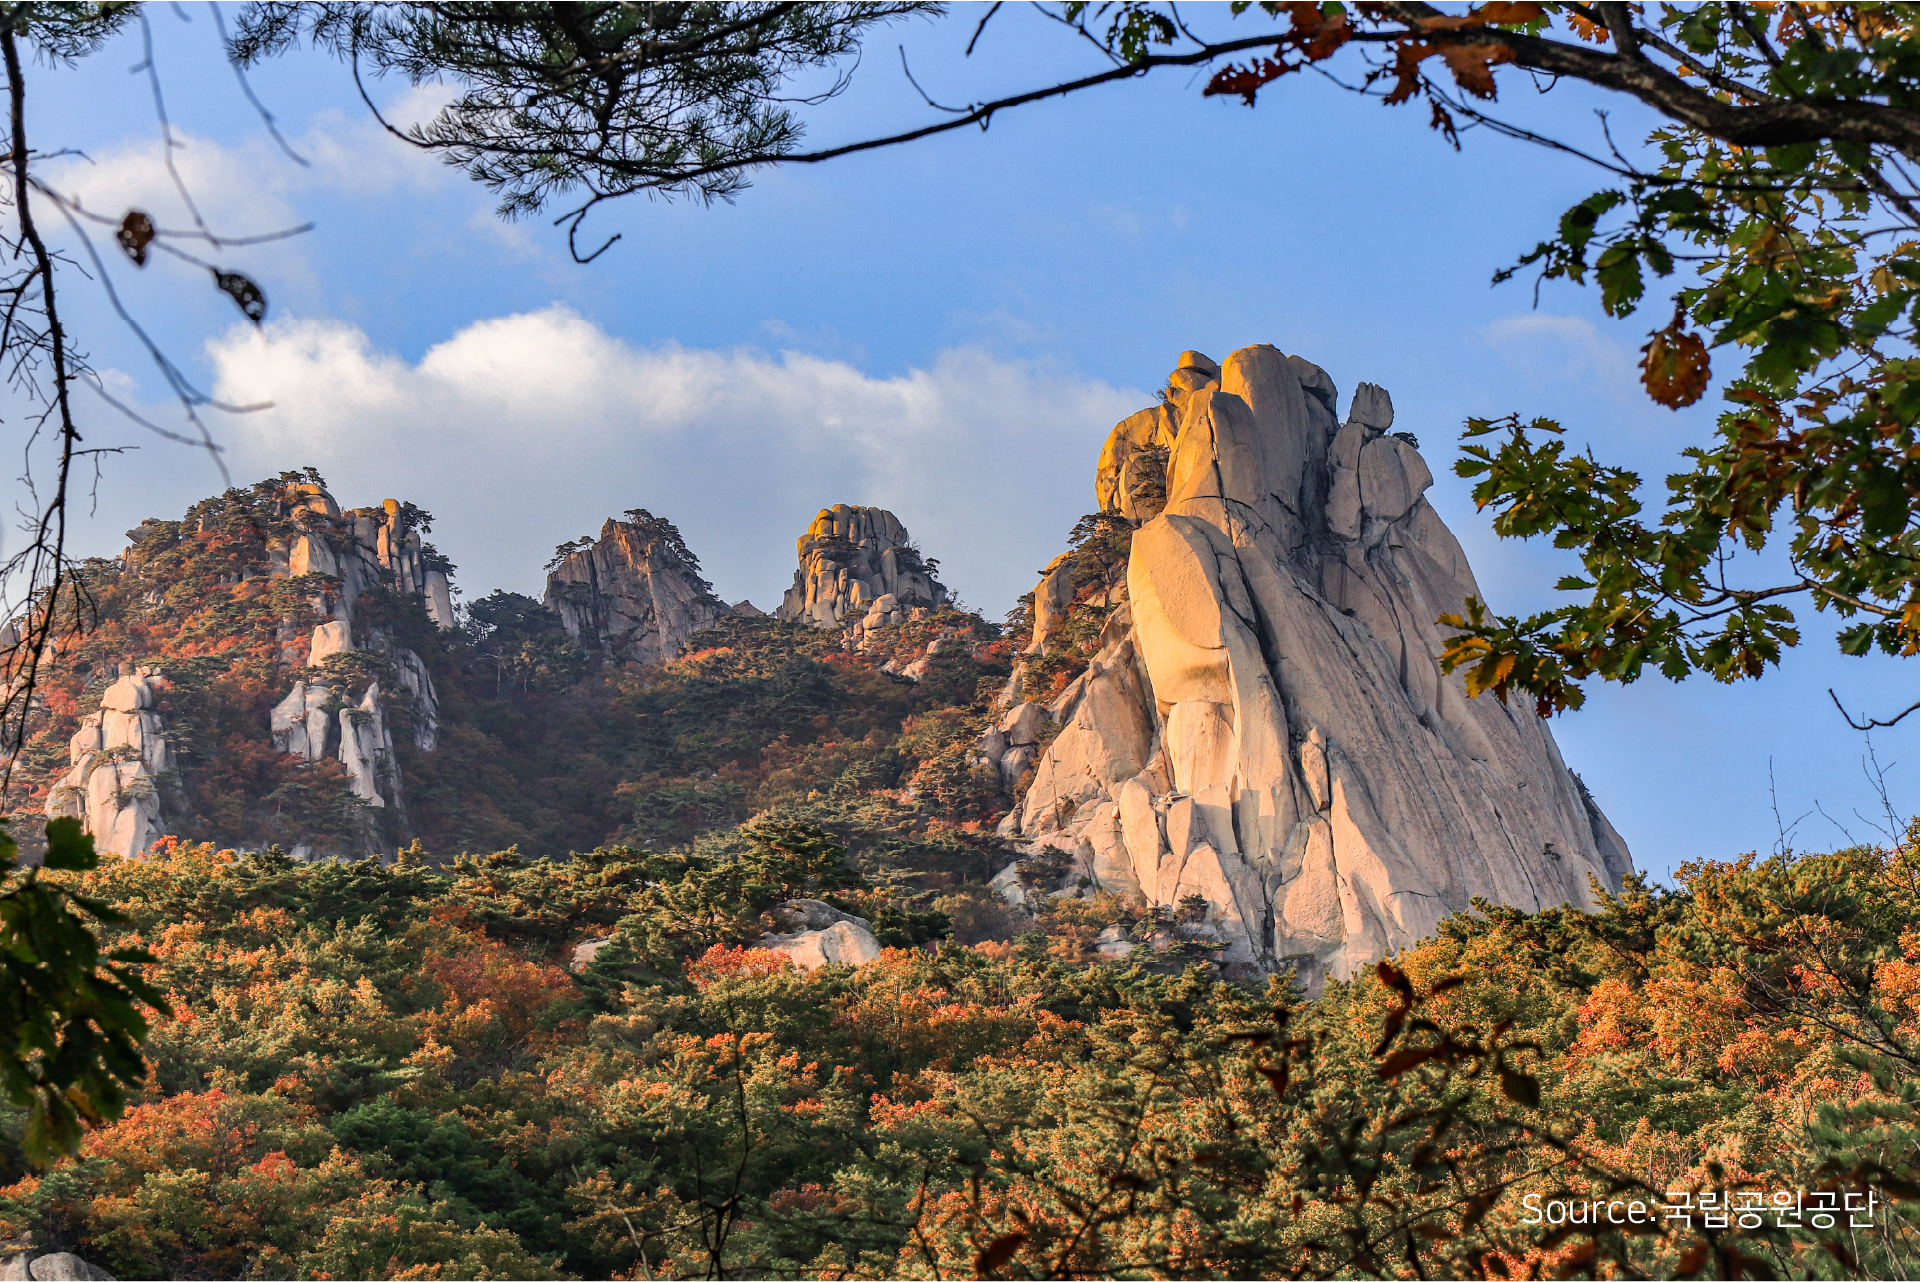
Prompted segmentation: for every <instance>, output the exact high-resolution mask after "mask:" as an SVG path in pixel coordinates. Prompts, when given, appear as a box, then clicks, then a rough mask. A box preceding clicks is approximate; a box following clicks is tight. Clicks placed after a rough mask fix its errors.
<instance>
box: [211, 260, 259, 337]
mask: <svg viewBox="0 0 1921 1282" xmlns="http://www.w3.org/2000/svg"><path fill="white" fill-rule="evenodd" d="M213 283H214V288H216V289H218V290H219V291H220V292H221V293H223V294H225V295H226V296H227V297H229V298H231V299H233V301H234V305H235V306H236V307H238V308H239V309H240V314H241V315H243V316H245V317H246V318H247V319H248V320H250V321H252V322H253V323H254V324H256V325H258V324H259V323H260V321H261V319H262V318H263V317H264V316H266V314H267V296H266V295H265V294H263V293H261V292H260V286H258V285H256V284H254V283H253V282H252V281H250V280H248V279H247V278H246V277H245V276H242V275H241V274H240V273H239V272H223V271H220V270H218V269H216V270H215V271H214V274H213Z"/></svg>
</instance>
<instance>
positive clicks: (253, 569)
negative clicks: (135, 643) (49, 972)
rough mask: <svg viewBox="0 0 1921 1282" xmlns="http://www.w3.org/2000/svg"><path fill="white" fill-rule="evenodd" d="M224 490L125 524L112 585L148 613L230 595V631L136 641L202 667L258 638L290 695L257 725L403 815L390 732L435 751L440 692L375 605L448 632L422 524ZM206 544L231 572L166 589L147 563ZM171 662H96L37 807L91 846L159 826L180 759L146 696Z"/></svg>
mask: <svg viewBox="0 0 1921 1282" xmlns="http://www.w3.org/2000/svg"><path fill="white" fill-rule="evenodd" d="M289 475H290V476H291V475H294V474H289ZM235 495H238V496H239V497H238V498H237V499H235V502H236V503H237V504H239V506H232V505H230V506H228V507H224V508H223V507H221V506H220V505H219V503H218V502H214V503H213V506H211V507H210V506H208V505H202V509H204V510H202V514H201V515H200V516H199V517H197V518H193V519H192V520H190V521H189V522H186V523H174V522H161V521H148V522H145V523H143V524H142V526H141V527H140V528H138V529H136V530H132V531H129V538H130V539H131V544H130V546H129V548H128V549H127V551H126V553H124V554H123V556H122V557H121V561H120V565H119V568H118V570H117V575H118V577H119V579H120V580H121V582H123V583H130V584H132V585H133V586H132V587H131V589H129V590H131V591H133V592H135V593H137V594H138V595H139V599H140V601H141V602H142V603H143V604H144V605H145V606H147V607H152V608H156V609H159V608H162V607H163V604H164V603H165V602H166V601H167V599H168V598H169V595H170V594H171V593H173V592H174V591H175V590H176V589H178V591H180V592H182V593H185V594H187V595H189V596H207V595H209V594H211V595H213V596H225V595H226V594H229V593H231V594H237V595H235V596H232V597H230V598H229V599H230V600H231V601H232V602H234V603H235V604H234V605H232V606H231V607H226V608H229V609H230V611H231V612H232V615H233V618H234V620H235V622H234V624H233V632H232V634H231V635H210V634H208V633H207V632H206V630H205V629H204V627H196V628H195V629H193V631H194V633H195V635H193V636H189V637H185V638H183V637H181V636H179V635H177V634H169V633H166V632H164V631H159V630H156V627H155V625H154V624H153V623H151V622H143V623H142V625H140V628H139V630H138V634H139V635H140V637H141V642H140V644H142V645H143V646H146V647H147V648H148V649H149V650H152V651H156V652H158V653H159V654H161V655H162V656H165V655H167V654H175V653H177V654H178V655H179V657H180V658H181V659H182V660H183V661H184V662H187V663H188V664H190V665H196V664H200V665H204V663H205V659H204V658H203V657H202V656H203V655H205V654H206V653H207V651H208V649H209V648H212V649H214V650H216V651H224V652H225V653H228V654H239V653H241V652H242V651H243V650H244V648H245V647H246V646H248V645H251V644H252V638H253V637H254V636H260V637H261V638H262V643H263V645H264V647H265V651H266V655H267V656H268V657H267V661H266V663H265V664H264V665H263V666H264V667H265V669H266V670H267V671H269V672H277V673H291V679H290V686H291V688H290V689H288V692H287V693H286V695H285V696H284V697H282V698H281V699H280V700H279V702H278V703H277V704H275V705H274V706H273V709H272V712H271V714H270V716H269V718H268V724H267V725H265V726H262V727H260V730H261V732H262V733H263V734H264V735H271V738H272V741H273V744H274V746H275V747H276V748H278V749H279V750H280V751H281V752H284V753H287V754H290V755H292V756H295V757H298V758H300V759H302V760H304V761H307V762H318V761H323V760H333V761H337V762H339V763H340V765H341V766H342V767H343V768H344V770H345V773H346V779H347V781H348V784H349V786H350V788H351V791H352V792H353V794H354V795H356V796H358V797H359V798H360V799H361V800H363V801H365V802H366V803H367V804H368V805H369V806H372V807H375V808H381V809H389V808H390V809H392V810H393V811H395V812H396V813H398V812H401V811H403V810H404V801H403V798H402V792H401V781H400V774H399V767H398V765H397V763H396V761H395V754H394V739H393V735H394V732H395V729H396V728H398V729H399V731H400V732H401V733H403V734H407V735H409V736H411V738H412V740H413V742H414V745H415V746H416V747H418V748H419V749H421V750H422V751H429V752H430V751H432V750H433V749H434V747H435V745H436V743H437V741H438V736H439V701H438V699H437V697H436V694H435V691H434V684H433V680H432V678H431V677H430V676H429V675H428V672H427V668H426V665H425V664H424V663H423V662H422V660H421V658H420V656H419V655H418V654H417V653H415V652H414V651H413V650H412V649H409V648H407V647H406V646H404V645H401V644H399V643H398V642H397V641H395V639H394V636H393V629H392V626H391V608H390V605H388V604H384V603H388V602H391V601H392V599H393V598H392V595H391V594H399V595H401V596H403V597H406V596H411V597H415V598H418V599H419V601H420V604H421V606H422V607H423V608H424V609H425V611H426V613H427V616H428V618H429V619H431V620H432V621H433V622H434V623H435V624H437V625H438V626H439V627H441V628H444V629H450V628H452V627H453V626H454V623H455V620H454V615H453V609H452V600H451V596H452V592H451V588H450V585H449V583H448V569H449V568H450V567H449V566H448V565H447V563H446V562H445V561H444V560H442V559H441V558H439V556H438V554H436V553H434V552H433V550H432V549H431V548H429V547H427V546H426V545H424V544H423V543H422V541H421V534H422V532H423V530H424V529H425V527H426V524H427V521H428V520H429V519H430V518H428V517H427V515H426V514H425V513H423V512H421V511H420V510H419V509H417V508H414V507H413V506H411V505H409V504H403V503H399V502H397V501H395V500H393V499H388V500H387V501H386V502H385V503H383V504H381V505H380V506H378V507H369V508H357V509H351V510H346V511H343V510H342V509H341V508H340V506H339V505H338V504H337V503H336V502H335V501H334V499H333V497H332V496H331V495H330V494H328V493H327V491H326V490H325V489H324V488H323V487H322V486H321V485H320V484H319V483H317V482H311V481H301V480H288V479H286V478H282V482H279V483H266V482H263V483H262V485H260V486H257V487H255V488H254V490H253V491H250V492H246V493H244V494H243V493H242V492H238V491H236V492H235ZM229 497H230V498H231V497H233V496H229ZM202 538H204V539H208V540H212V541H213V542H216V543H219V544H220V545H221V546H222V547H223V548H224V549H227V550H226V551H225V552H223V553H221V554H220V555H222V556H225V557H226V558H227V559H226V560H225V561H223V562H222V564H223V565H227V566H230V567H232V568H231V570H230V571H223V572H222V574H221V577H220V578H219V579H218V580H217V581H211V580H209V581H205V582H194V583H180V584H176V583H171V582H168V581H167V577H166V571H165V570H155V569H154V568H153V567H152V566H150V565H149V564H148V561H149V558H150V557H152V556H156V555H159V556H165V555H171V554H177V552H178V549H179V548H180V547H181V546H182V540H183V539H187V540H191V539H202ZM163 544H165V545H167V546H166V548H164V549H163V548H161V545H163ZM156 549H159V550H158V551H156ZM169 549H170V550H171V551H169ZM276 580H283V581H285V582H283V583H276V582H275V581H276ZM243 600H244V601H245V602H247V603H248V604H247V606H246V607H245V608H244V610H243V608H242V607H241V606H240V605H239V604H238V603H239V602H241V601H243ZM275 602H278V603H279V604H278V605H275V604H273V603H275ZM261 607H265V609H270V610H272V611H273V612H274V613H275V614H278V623H277V624H275V623H274V622H273V621H272V619H273V615H272V614H269V615H268V616H267V619H266V620H265V622H264V626H260V625H258V624H255V623H251V622H243V621H242V620H243V619H251V618H254V617H255V615H256V612H259V611H261ZM315 619H318V620H319V622H314V620H315ZM256 627H259V631H257V632H254V631H251V629H254V628H256ZM170 666H171V660H168V659H166V658H165V657H161V658H159V659H156V660H154V661H147V660H142V661H141V663H140V664H139V665H138V666H136V665H135V664H133V663H132V662H116V663H110V664H108V665H107V666H106V671H105V673H104V674H103V675H104V677H105V678H106V679H108V681H109V683H108V684H106V685H105V688H104V690H102V692H101V694H100V696H99V704H98V707H97V709H96V710H94V711H92V712H89V713H84V714H83V715H81V716H80V721H79V727H78V729H77V731H76V732H74V733H73V735H72V736H71V740H70V742H69V745H68V760H69V767H68V769H67V771H66V773H65V774H63V775H62V776H61V777H60V778H59V779H58V780H57V781H55V782H54V783H53V785H52V786H51V787H50V789H49V791H48V796H47V800H46V812H47V814H48V815H49V816H55V815H71V816H73V817H75V818H78V819H80V820H81V821H82V823H83V824H84V825H85V827H86V829H87V831H88V832H90V833H91V834H92V835H93V837H94V840H95V843H96V844H97V845H98V846H99V847H100V848H101V849H102V850H107V851H111V852H114V853H116V854H120V855H123V856H130V855H135V854H139V853H141V852H143V851H145V850H146V849H147V848H148V847H149V846H150V845H151V844H152V842H153V841H154V839H155V838H157V837H159V836H160V835H162V834H163V833H164V832H165V831H166V818H165V814H164V812H165V810H166V807H167V804H168V803H167V800H166V799H167V797H168V796H169V789H170V788H171V787H173V786H174V785H175V784H176V783H177V780H176V778H175V776H174V773H173V772H174V771H175V769H176V767H177V764H178V763H177V762H176V761H175V760H174V756H175V754H174V752H173V749H172V746H171V745H170V742H169V736H168V730H167V727H166V725H165V724H164V719H163V717H162V715H161V714H160V712H159V711H157V710H156V694H157V693H159V694H164V693H165V692H166V691H168V690H169V689H171V688H172V684H171V682H170V681H169V678H168V669H169V667H170ZM96 670H97V669H96ZM270 679H272V678H270ZM90 688H97V687H90ZM80 706H81V707H82V708H84V707H85V706H86V704H85V703H82V704H81V705H80ZM175 795H176V796H177V794H175ZM400 826H401V828H403V829H404V827H405V825H404V819H403V821H402V823H401V825H400ZM358 844H359V845H360V846H364V848H365V849H367V850H371V849H374V848H376V847H377V846H378V845H379V844H382V843H378V842H375V841H374V839H373V836H372V834H371V833H369V834H367V835H366V837H365V840H364V841H360V842H359V843H358ZM341 853H355V854H358V853H363V851H362V850H361V849H353V850H343V851H342V852H341Z"/></svg>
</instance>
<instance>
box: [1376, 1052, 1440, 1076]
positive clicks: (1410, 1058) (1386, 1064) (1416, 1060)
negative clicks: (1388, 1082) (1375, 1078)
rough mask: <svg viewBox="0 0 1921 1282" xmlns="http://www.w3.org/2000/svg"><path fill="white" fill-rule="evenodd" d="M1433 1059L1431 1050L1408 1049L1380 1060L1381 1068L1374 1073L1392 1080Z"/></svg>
mask: <svg viewBox="0 0 1921 1282" xmlns="http://www.w3.org/2000/svg"><path fill="white" fill-rule="evenodd" d="M1433 1058H1434V1052H1433V1050H1431V1049H1429V1050H1417V1049H1412V1048H1410V1049H1408V1050H1404V1051H1395V1052H1394V1053H1393V1054H1392V1055H1389V1056H1388V1057H1387V1058H1386V1059H1384V1060H1382V1061H1381V1066H1380V1067H1379V1068H1378V1069H1376V1070H1375V1071H1376V1072H1377V1073H1379V1074H1380V1075H1381V1076H1382V1077H1386V1078H1390V1079H1392V1078H1396V1077H1399V1076H1400V1075H1401V1074H1402V1073H1405V1072H1407V1070H1408V1069H1410V1068H1418V1067H1419V1066H1420V1065H1422V1064H1425V1063H1427V1062H1428V1061H1429V1060H1431V1059H1433Z"/></svg>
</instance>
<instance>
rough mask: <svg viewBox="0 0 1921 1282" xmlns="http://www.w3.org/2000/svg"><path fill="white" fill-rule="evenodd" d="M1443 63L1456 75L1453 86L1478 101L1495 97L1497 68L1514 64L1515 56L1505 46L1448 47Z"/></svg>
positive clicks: (1444, 47)
mask: <svg viewBox="0 0 1921 1282" xmlns="http://www.w3.org/2000/svg"><path fill="white" fill-rule="evenodd" d="M1441 59H1442V61H1444V62H1446V63H1447V69H1448V70H1449V71H1451V72H1453V73H1454V83H1455V84H1457V85H1459V86H1461V88H1463V89H1465V90H1466V91H1467V92H1468V93H1470V94H1472V95H1474V96H1475V97H1476V98H1492V97H1494V68H1495V67H1496V66H1497V65H1498V64H1500V63H1503V62H1513V61H1514V54H1513V52H1512V51H1510V50H1509V49H1508V47H1507V46H1506V45H1496V44H1478V43H1477V44H1452V43H1449V44H1445V45H1442V46H1441Z"/></svg>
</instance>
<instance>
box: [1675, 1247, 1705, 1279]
mask: <svg viewBox="0 0 1921 1282" xmlns="http://www.w3.org/2000/svg"><path fill="white" fill-rule="evenodd" d="M1707 1259H1708V1244H1707V1243H1706V1242H1696V1243H1694V1245H1692V1246H1690V1247H1689V1248H1688V1249H1687V1250H1685V1251H1683V1252H1681V1258H1680V1259H1679V1260H1676V1261H1675V1262H1674V1276H1675V1277H1678V1278H1691V1277H1693V1276H1694V1275H1695V1274H1696V1273H1699V1272H1700V1271H1701V1266H1702V1265H1703V1264H1706V1263H1707Z"/></svg>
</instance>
